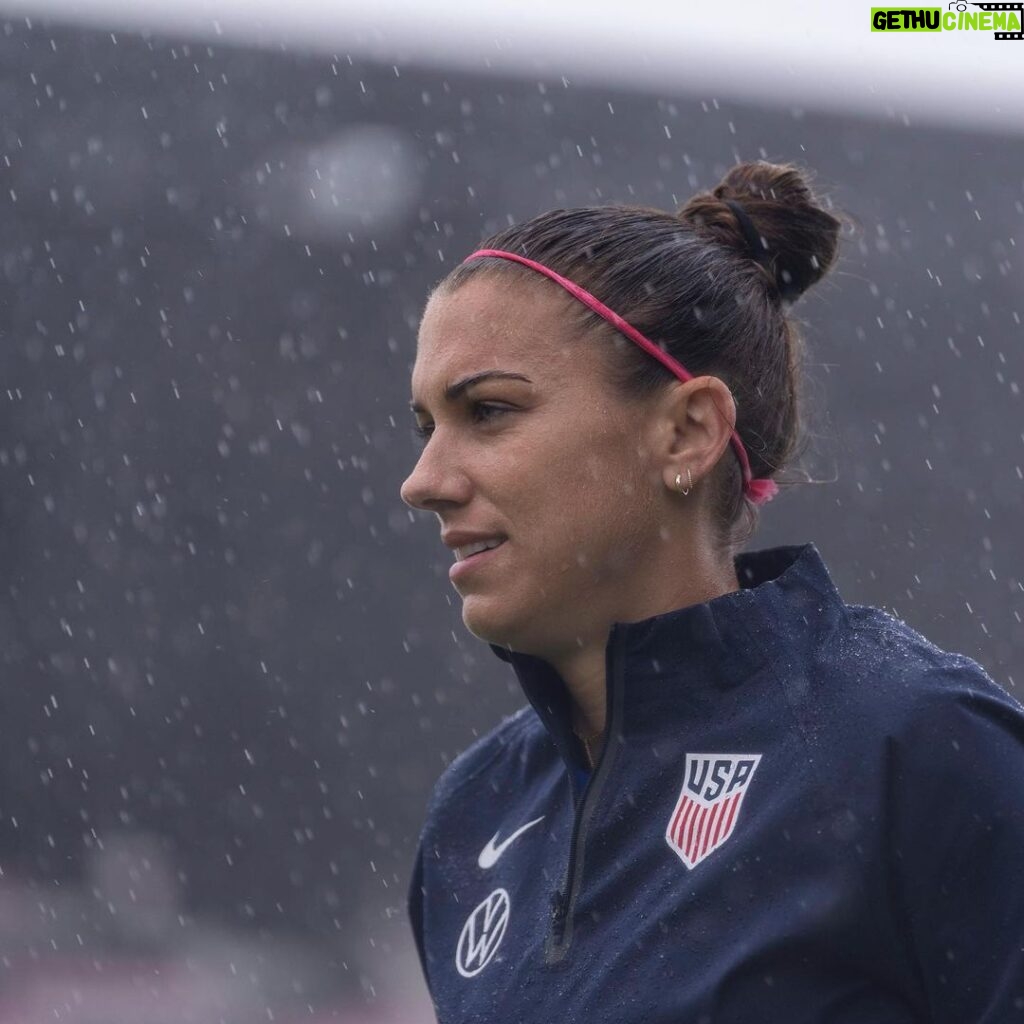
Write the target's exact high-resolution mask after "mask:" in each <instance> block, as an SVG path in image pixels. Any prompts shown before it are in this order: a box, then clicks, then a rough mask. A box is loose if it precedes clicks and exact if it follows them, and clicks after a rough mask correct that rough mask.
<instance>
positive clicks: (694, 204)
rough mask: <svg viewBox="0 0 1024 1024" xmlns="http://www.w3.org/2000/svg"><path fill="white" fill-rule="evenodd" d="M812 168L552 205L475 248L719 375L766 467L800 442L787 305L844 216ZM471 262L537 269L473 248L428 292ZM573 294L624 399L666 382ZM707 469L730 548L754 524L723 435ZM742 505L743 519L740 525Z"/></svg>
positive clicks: (743, 434)
mask: <svg viewBox="0 0 1024 1024" xmlns="http://www.w3.org/2000/svg"><path fill="white" fill-rule="evenodd" d="M809 178H810V174H809V173H808V172H806V171H803V170H801V169H800V168H798V167H797V166H795V165H794V164H773V163H768V162H766V161H763V160H758V161H754V162H751V163H743V164H737V165H736V166H735V167H733V168H732V169H731V170H729V172H728V173H727V174H726V175H725V177H724V178H723V179H722V180H721V182H720V183H719V184H718V185H716V186H715V187H714V188H713V189H712V190H711V191H710V192H701V193H699V194H698V195H695V196H693V197H692V198H691V199H690V200H689V201H688V202H687V203H685V204H684V205H683V206H681V207H680V208H679V209H678V210H677V211H676V212H675V214H672V213H668V212H666V211H664V210H659V209H656V208H654V207H646V206H626V205H608V206H588V207H581V208H577V209H570V210H565V209H558V210H551V211H549V212H547V213H542V214H540V215H539V216H537V217H534V218H533V219H532V220H529V221H526V222H525V223H522V224H517V225H513V226H511V227H508V228H505V229H503V230H502V231H499V232H498V233H497V234H494V235H492V236H491V237H490V238H488V239H487V240H486V241H485V242H483V243H482V244H481V246H480V248H486V249H504V250H507V251H510V252H515V253H519V254H521V255H523V256H526V257H529V258H530V259H532V260H536V261H538V262H539V263H543V264H544V265H545V266H547V267H549V268H550V269H552V270H555V271H557V272H558V273H559V274H561V275H563V276H564V277H567V278H569V280H571V281H574V282H575V283H576V284H578V285H580V286H581V287H583V288H585V289H586V290H587V291H589V292H591V293H592V294H593V295H596V296H597V298H599V299H600V300H601V301H602V302H603V303H605V304H606V305H607V306H609V307H610V308H611V309H613V310H614V311H615V312H616V313H618V314H619V315H620V316H622V317H623V318H624V319H625V320H626V321H627V322H628V323H630V324H632V325H633V326H634V327H635V328H636V329H637V330H638V331H640V332H641V333H642V334H643V335H645V336H646V337H647V338H649V339H650V340H651V341H652V342H654V343H655V344H657V345H660V346H661V347H662V348H663V349H664V350H665V351H667V352H668V353H669V354H670V355H672V356H673V357H674V358H675V359H677V360H678V361H679V362H680V363H682V364H683V366H685V367H686V369H687V370H689V371H690V373H692V374H693V375H694V376H700V375H702V374H711V375H714V376H716V377H719V378H721V379H722V380H723V381H724V382H725V383H726V384H727V385H728V386H729V388H730V390H731V391H732V394H733V396H734V398H735V401H736V406H737V421H736V430H737V432H738V433H739V435H740V438H741V440H742V441H743V444H744V445H745V446H746V449H747V454H748V456H749V459H750V468H751V472H752V474H753V476H754V477H755V478H756V477H768V476H774V475H775V474H777V473H778V472H779V471H780V470H781V469H783V467H784V466H785V465H786V464H787V463H788V462H789V461H790V460H791V459H792V458H793V456H794V455H795V454H798V453H799V452H800V451H802V449H803V446H804V443H805V441H804V438H803V436H802V424H801V421H800V405H799V401H798V391H799V383H800V364H801V358H802V338H801V336H800V334H799V331H798V330H797V327H796V324H795V323H794V322H793V320H792V318H791V317H790V316H789V315H788V314H787V312H786V307H788V306H789V305H791V304H792V303H793V302H795V301H796V299H798V298H799V297H800V296H801V295H802V294H803V293H804V291H806V290H807V289H808V288H809V287H810V286H811V285H812V284H814V283H816V282H817V281H819V280H820V279H821V278H822V277H823V276H824V275H825V273H827V272H828V270H830V269H831V268H832V266H833V264H834V263H835V261H836V258H837V255H838V248H839V234H840V229H841V227H842V225H843V224H844V223H846V222H847V218H846V217H845V216H844V215H843V214H836V215H834V214H833V213H830V212H829V211H828V210H827V209H825V208H824V207H823V205H822V203H821V201H819V200H818V199H817V198H816V197H815V195H814V194H813V193H812V191H811V188H810V186H809V184H808V180H809ZM726 200H734V201H737V202H739V203H740V204H741V205H742V208H743V210H744V211H745V212H746V214H747V216H748V217H749V219H750V221H751V222H752V225H753V228H754V230H755V231H756V232H757V233H758V234H759V235H760V236H761V237H760V239H759V241H760V243H761V247H763V248H761V249H760V251H758V250H757V249H755V248H754V247H753V245H752V242H753V239H752V237H751V235H752V232H751V231H750V230H749V225H748V230H747V231H744V226H743V224H742V223H741V220H740V219H739V218H738V216H737V214H736V212H734V210H733V209H732V208H731V207H730V206H729V205H728V203H727V202H726ZM828 205H829V207H830V208H831V204H830V203H829V204H828ZM481 273H487V274H506V275H516V274H518V275H520V276H521V277H522V278H523V279H526V278H527V277H529V278H532V279H536V280H539V279H540V278H541V277H542V275H538V274H537V272H536V271H534V270H531V269H529V268H527V267H524V266H522V265H521V264H518V263H515V262H514V261H511V260H503V259H501V258H499V257H478V258H477V259H475V260H472V261H470V262H469V263H462V264H460V265H459V266H457V267H456V268H455V269H454V270H452V271H451V273H450V274H448V276H447V277H445V278H444V279H443V280H442V281H441V282H440V284H439V285H438V290H439V291H444V292H446V293H450V292H452V291H454V290H455V289H456V288H458V287H459V286H461V285H462V284H464V283H465V282H466V281H467V280H469V279H470V278H472V277H474V276H476V275H478V274H481ZM573 305H574V307H578V313H577V314H576V315H578V317H579V328H580V331H581V336H585V337H587V338H592V337H603V338H605V339H606V340H607V341H608V342H609V343H610V344H609V345H608V357H607V365H608V371H609V379H610V381H611V384H612V386H613V387H614V388H615V389H617V391H618V392H619V394H620V395H621V396H622V397H623V398H624V399H626V400H632V401H640V400H643V399H644V398H646V397H648V396H650V395H652V394H653V393H655V392H656V391H658V390H659V389H661V388H664V387H666V386H667V385H669V384H673V383H675V382H676V380H677V379H678V378H676V377H675V375H674V374H672V373H671V371H669V370H668V369H666V368H665V367H664V366H663V365H662V364H661V363H660V362H658V360H656V359H653V358H651V356H650V355H648V354H646V353H645V352H644V351H643V350H642V349H640V348H639V346H637V345H635V344H633V343H632V342H631V341H628V340H627V339H626V338H625V337H624V336H623V335H621V334H620V333H619V332H618V331H617V330H615V328H613V327H612V326H611V325H610V324H608V323H607V321H605V320H604V319H603V318H602V317H600V316H599V315H598V314H597V313H595V312H594V311H593V310H591V309H589V308H588V307H587V306H585V305H583V303H574V304H573ZM713 478H714V492H713V493H714V500H713V506H714V510H715V515H716V518H717V520H718V523H719V527H720V529H719V539H720V544H721V546H722V549H723V550H724V551H727V552H729V553H732V552H733V551H735V550H736V549H737V548H738V547H741V546H742V544H743V543H745V542H746V540H747V539H748V538H749V536H750V534H751V533H753V531H754V529H755V528H756V526H757V517H758V513H757V506H755V505H754V504H753V503H751V502H749V501H747V500H746V499H745V497H744V495H743V480H742V472H741V469H740V464H739V460H738V459H737V458H736V456H735V452H733V450H732V447H731V446H730V447H729V449H728V451H727V453H726V454H724V455H723V457H722V459H720V460H719V463H718V465H717V466H716V467H715V473H714V474H713ZM779 482H780V483H782V482H783V481H779ZM744 516H745V517H746V518H745V528H744V526H743V525H739V526H738V524H739V522H740V520H741V518H742V517H744Z"/></svg>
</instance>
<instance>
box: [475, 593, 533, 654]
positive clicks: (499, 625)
mask: <svg viewBox="0 0 1024 1024" xmlns="http://www.w3.org/2000/svg"><path fill="white" fill-rule="evenodd" d="M511 619H512V617H511V616H510V614H509V612H508V609H507V608H506V607H503V602H502V601H501V600H500V598H490V599H488V598H486V597H483V596H481V595H479V594H468V595H467V596H466V597H465V598H463V601H462V622H463V624H464V625H465V627H466V629H468V630H469V631H470V633H472V634H473V636H475V637H476V638H477V639H478V640H483V641H484V643H491V644H500V645H502V646H512V647H514V646H515V643H514V638H515V637H516V636H517V635H518V634H519V633H520V630H519V629H516V628H515V624H514V623H513V622H512V621H511Z"/></svg>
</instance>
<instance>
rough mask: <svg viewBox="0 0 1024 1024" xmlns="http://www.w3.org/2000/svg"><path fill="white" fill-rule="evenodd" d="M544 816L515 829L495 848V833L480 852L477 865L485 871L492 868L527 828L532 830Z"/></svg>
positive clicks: (496, 835)
mask: <svg viewBox="0 0 1024 1024" xmlns="http://www.w3.org/2000/svg"><path fill="white" fill-rule="evenodd" d="M543 820H544V815H543V814H542V815H541V816H540V817H539V818H534V819H533V821H528V822H527V823H526V824H525V825H523V826H521V827H520V828H517V829H516V830H515V832H513V833H512V835H510V836H509V837H508V839H506V840H505V841H504V842H502V843H499V844H498V845H497V846H495V845H494V843H495V840H496V839H497V838H498V832H495V833H494V835H493V836H491V838H490V839H489V840H488V842H487V845H486V846H485V847H484V848H483V849H482V850H481V851H480V856H479V857H478V858H477V863H478V864H479V865H480V867H482V868H483V869H484V870H485V871H486V870H487V868H493V867H494V865H495V863H497V860H498V858H499V857H500V856H501V855H502V854H503V853H504V852H505V851H506V850H507V849H508V848H509V846H511V845H512V843H514V842H515V841H516V840H517V839H518V838H519V837H520V836H521V835H522V834H523V833H524V832H525V831H526V830H527V829H528V828H533V826H534V825H536V824H537V822H538V821H543ZM498 831H499V832H500V831H501V830H500V829H499V830H498Z"/></svg>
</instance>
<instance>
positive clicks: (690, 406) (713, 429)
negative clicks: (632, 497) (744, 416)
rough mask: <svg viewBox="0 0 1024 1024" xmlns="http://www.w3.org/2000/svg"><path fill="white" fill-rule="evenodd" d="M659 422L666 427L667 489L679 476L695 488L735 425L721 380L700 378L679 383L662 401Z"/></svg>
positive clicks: (733, 406)
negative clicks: (662, 408) (691, 481)
mask: <svg viewBox="0 0 1024 1024" xmlns="http://www.w3.org/2000/svg"><path fill="white" fill-rule="evenodd" d="M662 422H663V423H664V424H665V426H666V427H667V428H668V429H667V431H666V433H667V434H668V436H669V443H668V445H667V446H666V448H665V449H664V452H663V454H664V457H665V462H664V465H663V468H662V475H663V477H664V480H665V485H666V487H668V488H669V489H670V490H675V489H676V484H675V481H676V476H677V475H678V474H680V473H681V474H682V476H683V479H684V480H686V479H687V470H689V471H690V478H692V480H693V483H694V484H695V485H696V484H697V483H698V481H700V480H703V479H704V477H706V476H707V475H708V474H709V473H710V472H711V471H712V470H713V469H714V467H715V466H716V465H717V463H718V460H719V459H721V458H722V456H723V454H724V453H725V450H726V449H727V448H728V447H729V443H730V441H731V439H732V432H733V429H734V428H735V426H736V401H735V399H734V398H733V397H732V392H731V391H730V390H729V386H728V385H727V384H726V383H725V381H723V380H721V379H720V378H719V377H712V376H707V375H705V376H702V377H694V378H693V380H688V381H680V382H679V384H677V385H675V386H674V387H672V388H671V390H670V392H669V394H668V396H667V397H666V399H665V404H664V411H663V419H662Z"/></svg>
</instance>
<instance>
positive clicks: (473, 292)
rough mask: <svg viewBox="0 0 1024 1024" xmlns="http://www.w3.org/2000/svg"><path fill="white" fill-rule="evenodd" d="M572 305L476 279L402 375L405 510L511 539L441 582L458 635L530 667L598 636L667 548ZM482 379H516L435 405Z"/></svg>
mask: <svg viewBox="0 0 1024 1024" xmlns="http://www.w3.org/2000/svg"><path fill="white" fill-rule="evenodd" d="M574 301H575V300H574V299H572V297H571V296H568V295H566V296H564V297H563V296H561V295H560V294H558V292H557V291H556V290H555V289H554V288H553V287H552V288H545V287H534V286H532V285H530V284H524V283H522V282H513V283H503V282H502V281H500V280H497V279H494V278H492V279H489V280H488V279H487V278H484V277H478V278H474V279H472V280H471V281H469V282H468V283H467V284H465V285H463V286H462V287H461V288H460V289H459V290H458V291H456V292H455V293H454V294H451V295H437V294H436V295H435V296H434V297H433V298H432V299H431V301H430V302H429V303H428V305H427V308H426V311H425V312H424V315H423V320H422V322H421V324H420V330H419V338H418V344H417V353H416V363H415V366H414V368H413V374H412V396H413V401H414V403H415V404H416V405H418V406H419V409H418V411H416V412H415V416H416V421H417V423H418V424H419V425H420V426H423V427H426V428H427V429H428V430H429V431H430V437H429V439H428V440H427V441H426V442H425V447H424V449H423V451H422V454H421V455H420V458H419V460H418V462H417V463H416V466H415V467H414V469H413V471H412V473H411V474H410V475H409V477H408V478H407V479H406V481H405V483H404V484H403V485H402V488H401V496H402V500H403V501H405V502H406V503H407V504H409V505H411V506H413V507H415V508H421V509H428V510H430V511H432V512H434V513H436V515H437V517H438V521H439V523H440V525H441V531H442V534H444V535H448V534H451V533H456V532H463V531H468V532H471V533H475V534H483V535H486V536H491V535H494V536H503V537H506V538H507V540H506V541H505V542H504V544H502V545H501V547H499V548H498V549H496V550H495V551H493V552H491V553H490V554H488V555H486V556H484V558H483V559H481V560H480V561H479V563H478V564H475V565H474V566H473V567H471V568H469V571H468V572H466V573H465V574H464V575H461V576H459V577H457V578H456V579H454V580H453V584H452V585H453V586H454V587H455V589H456V590H457V591H458V593H459V594H460V595H461V596H462V599H463V606H462V612H463V621H464V622H465V624H466V626H467V628H468V629H469V630H470V632H472V633H473V634H474V635H475V636H477V637H479V638H480V639H483V640H487V641H490V642H493V643H499V644H507V645H509V646H511V647H512V648H513V649H514V650H518V651H524V652H527V653H533V654H537V655H538V656H545V655H549V654H557V653H559V652H561V651H564V650H566V649H567V648H569V647H571V646H572V645H574V644H580V643H581V642H588V641H592V640H593V639H594V637H595V636H601V635H603V634H602V631H603V632H605V633H606V632H607V627H608V624H609V622H611V621H614V620H615V619H616V618H617V617H618V616H619V615H622V614H624V613H626V611H627V610H628V608H629V607H630V605H631V596H632V595H634V590H635V586H636V583H635V581H637V580H640V581H642V580H643V579H644V578H645V576H646V575H647V572H648V570H651V569H654V568H656V566H655V564H654V560H655V559H656V558H657V556H658V555H659V553H660V552H661V553H663V551H664V536H663V534H664V531H662V533H661V534H659V530H658V528H657V525H656V521H657V511H658V510H657V508H656V507H655V506H656V502H657V501H658V500H664V499H663V498H661V497H660V495H661V494H662V493H663V492H664V491H665V488H664V484H663V483H662V479H661V472H660V471H659V469H658V468H657V467H653V468H652V467H651V464H650V459H649V458H648V457H647V454H646V452H645V444H644V438H645V433H647V434H649V432H650V430H649V426H648V425H646V421H645V418H644V417H643V415H642V413H641V411H640V410H639V409H638V407H637V406H636V405H634V404H630V403H627V402H625V401H623V400H621V399H618V398H617V397H616V396H615V395H614V394H613V393H612V392H611V390H610V388H609V386H608V385H607V384H605V383H604V379H603V377H602V374H601V368H600V364H599V354H598V350H597V348H596V347H595V346H594V345H593V344H590V345H588V343H587V342H586V340H583V339H580V338H579V337H574V336H573V330H572V328H571V326H570V323H571V318H570V316H569V310H570V308H571V304H572V303H573V302H574ZM489 370H499V371H503V372H506V373H509V374H517V375H520V376H521V377H524V378H527V379H526V380H520V379H501V378H490V379H483V380H481V381H480V382H479V383H476V384H473V385H471V386H469V387H467V388H465V389H464V390H461V391H460V393H459V394H458V395H457V397H453V398H446V397H445V389H446V388H447V387H449V386H450V385H453V384H456V383H457V382H459V381H463V380H464V379H465V378H467V377H470V376H473V375H476V374H481V373H483V372H485V371H489ZM648 419H649V417H648ZM659 549H660V552H659ZM452 560H453V562H454V553H453V556H452Z"/></svg>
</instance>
